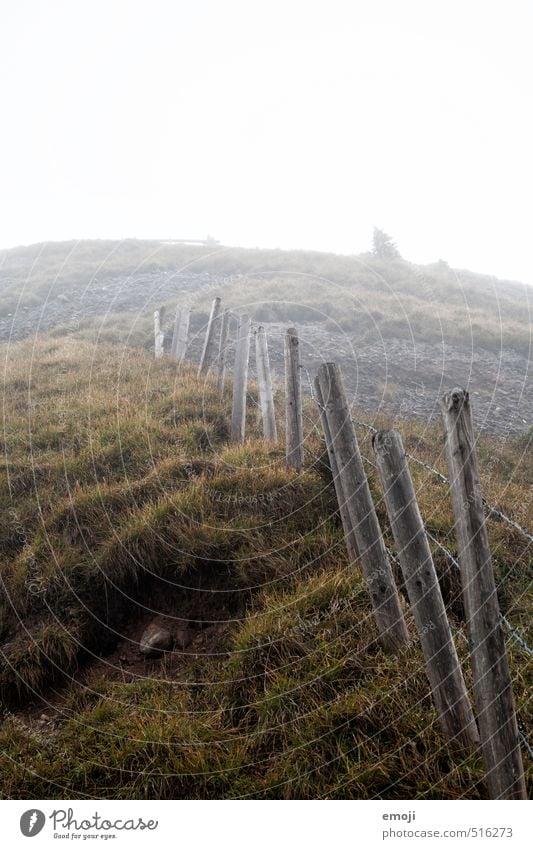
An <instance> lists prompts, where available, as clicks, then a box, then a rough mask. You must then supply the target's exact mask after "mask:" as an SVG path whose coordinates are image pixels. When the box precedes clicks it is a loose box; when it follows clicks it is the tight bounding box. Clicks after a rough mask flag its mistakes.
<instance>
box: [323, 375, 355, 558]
mask: <svg viewBox="0 0 533 849" xmlns="http://www.w3.org/2000/svg"><path fill="white" fill-rule="evenodd" d="M315 394H316V399H317V402H318V409H319V413H320V423H321V425H322V430H323V431H324V439H325V440H326V450H327V452H328V459H329V465H330V469H331V476H332V478H333V485H334V487H335V495H336V496H337V504H338V505H339V513H340V517H341V522H342V528H343V531H344V538H345V541H346V547H347V549H348V554H349V556H350V560H351V561H355V560H357V559H358V556H359V555H358V553H357V540H356V539H355V534H354V532H353V528H352V525H351V522H350V514H349V512H348V505H347V504H346V499H345V497H344V493H343V491H342V486H341V479H340V477H339V469H338V466H337V460H336V459H335V451H334V448H333V440H332V438H331V431H330V429H329V425H328V417H327V416H326V410H325V408H324V399H323V397H322V390H321V388H320V382H319V380H318V377H315Z"/></svg>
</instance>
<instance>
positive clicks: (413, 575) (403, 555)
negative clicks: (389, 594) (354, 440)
mask: <svg viewBox="0 0 533 849" xmlns="http://www.w3.org/2000/svg"><path fill="white" fill-rule="evenodd" d="M372 444H373V447H374V452H375V454H376V459H377V467H378V473H379V477H380V480H381V484H382V486H383V494H384V498H385V506H386V508H387V514H388V517H389V520H390V524H391V529H392V533H393V536H394V541H395V543H396V547H397V549H398V557H399V560H400V565H401V567H402V573H403V576H404V579H405V583H406V586H407V593H408V595H409V601H410V602H411V608H412V610H413V615H414V618H415V622H416V627H417V630H418V635H419V637H420V642H421V644H422V649H423V652H424V657H425V660H426V673H427V676H428V679H429V683H430V686H431V690H432V692H433V699H434V702H435V705H436V708H437V712H438V714H439V720H440V724H441V727H442V729H443V731H444V734H445V735H446V737H448V738H450V739H453V740H454V741H455V742H457V743H459V744H460V745H461V746H463V747H464V748H469V747H472V746H475V745H476V744H477V743H479V735H478V731H477V727H476V722H475V719H474V714H473V712H472V707H471V705H470V701H469V698H468V692H467V689H466V684H465V682H464V678H463V673H462V671H461V666H460V664H459V658H458V657H457V651H456V649H455V645H454V642H453V639H452V634H451V631H450V624H449V622H448V617H447V615H446V608H445V606H444V601H443V599H442V593H441V591H440V586H439V581H438V578H437V573H436V571H435V565H434V563H433V557H432V556H431V550H430V548H429V544H428V541H427V537H426V532H425V529H424V523H423V522H422V517H421V515H420V510H419V508H418V504H417V501H416V495H415V490H414V486H413V482H412V480H411V475H410V473H409V469H408V466H407V460H406V456H405V451H404V447H403V444H402V438H401V436H400V434H399V433H397V431H394V430H389V431H379V432H378V433H376V434H375V435H374V438H373V441H372Z"/></svg>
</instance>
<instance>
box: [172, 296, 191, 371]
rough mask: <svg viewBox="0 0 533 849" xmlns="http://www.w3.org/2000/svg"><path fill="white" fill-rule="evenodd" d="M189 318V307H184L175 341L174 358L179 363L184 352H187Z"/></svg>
mask: <svg viewBox="0 0 533 849" xmlns="http://www.w3.org/2000/svg"><path fill="white" fill-rule="evenodd" d="M190 317H191V310H190V308H189V307H184V308H183V309H182V311H181V317H180V323H179V328H178V338H177V340H176V351H175V357H176V359H177V360H179V361H180V362H181V361H182V360H183V358H184V356H185V354H186V351H187V343H188V341H189V321H190Z"/></svg>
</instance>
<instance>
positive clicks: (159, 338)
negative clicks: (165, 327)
mask: <svg viewBox="0 0 533 849" xmlns="http://www.w3.org/2000/svg"><path fill="white" fill-rule="evenodd" d="M164 340H165V334H164V333H162V332H161V313H160V311H159V310H155V312H154V351H155V358H156V360H158V359H159V358H160V357H162V356H163V354H164V347H163V345H164Z"/></svg>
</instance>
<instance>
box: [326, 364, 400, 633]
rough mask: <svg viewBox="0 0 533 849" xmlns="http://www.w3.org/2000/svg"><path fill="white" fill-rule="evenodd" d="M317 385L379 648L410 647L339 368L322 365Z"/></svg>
mask: <svg viewBox="0 0 533 849" xmlns="http://www.w3.org/2000/svg"><path fill="white" fill-rule="evenodd" d="M318 382H319V385H320V390H321V397H322V399H323V406H324V411H325V415H326V418H327V422H328V426H329V432H330V438H331V443H332V445H333V450H334V452H335V460H336V463H337V469H338V477H339V479H340V483H341V490H342V493H343V496H344V501H345V503H346V506H347V515H348V517H349V521H350V526H351V530H352V531H353V533H354V536H355V540H356V544H357V551H358V553H359V559H360V561H361V566H362V568H363V574H364V576H365V579H366V582H367V584H368V588H369V591H370V597H371V599H372V606H373V610H374V616H375V619H376V623H377V626H378V628H379V631H380V639H381V643H382V645H383V647H384V648H386V649H387V650H395V649H398V648H400V647H401V646H402V645H404V644H405V643H407V642H408V640H409V633H408V631H407V626H406V624H405V620H404V618H403V612H402V607H401V604H400V598H399V595H398V590H397V588H396V585H395V583H394V578H393V575H392V570H391V566H390V563H389V558H388V555H387V550H386V548H385V543H384V541H383V536H382V534H381V529H380V527H379V522H378V518H377V516H376V511H375V509H374V504H373V502H372V496H371V494H370V487H369V485H368V480H367V477H366V474H365V471H364V468H363V461H362V459H361V454H360V452H359V445H358V444H357V437H356V435H355V430H354V427H353V423H352V420H351V417H350V410H349V407H348V402H347V400H346V394H345V392H344V387H343V384H342V378H341V374H340V371H339V368H338V366H337V365H336V364H335V363H323V364H322V365H321V366H320V369H319V371H318Z"/></svg>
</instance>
